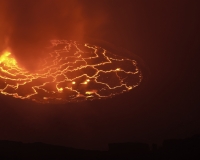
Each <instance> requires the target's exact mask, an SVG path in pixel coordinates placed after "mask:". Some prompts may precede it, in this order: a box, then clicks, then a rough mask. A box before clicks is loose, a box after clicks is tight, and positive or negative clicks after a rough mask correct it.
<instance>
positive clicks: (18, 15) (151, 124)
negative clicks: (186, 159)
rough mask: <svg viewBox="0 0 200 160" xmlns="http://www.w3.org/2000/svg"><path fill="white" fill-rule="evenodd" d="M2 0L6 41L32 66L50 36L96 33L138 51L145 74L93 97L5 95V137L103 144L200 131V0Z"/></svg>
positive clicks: (1, 130)
mask: <svg viewBox="0 0 200 160" xmlns="http://www.w3.org/2000/svg"><path fill="white" fill-rule="evenodd" d="M1 3H2V4H1V7H0V9H1V16H0V18H1V22H0V29H1V31H0V35H1V38H0V42H1V43H2V44H1V46H0V49H1V50H3V49H5V47H6V46H9V47H10V48H11V50H12V51H13V54H14V55H15V57H16V58H17V59H18V60H19V61H20V62H21V63H23V64H24V65H25V66H27V68H29V69H34V63H35V61H37V60H38V59H39V58H40V55H41V54H42V53H40V52H42V49H43V48H44V46H46V45H48V42H49V40H51V39H73V40H80V41H86V42H87V41H90V42H94V43H96V42H97V41H98V42H99V45H103V46H104V45H105V44H108V43H111V44H113V45H114V46H117V47H121V48H123V49H126V50H129V51H130V53H131V54H132V55H131V54H127V52H124V54H125V55H124V56H127V57H130V58H131V57H134V54H136V55H137V56H139V57H140V58H138V60H139V63H141V66H142V69H143V72H144V80H143V82H142V84H141V85H140V86H139V87H137V88H136V89H133V90H132V91H130V92H128V93H124V94H121V95H119V96H116V97H114V98H111V99H107V100H96V101H93V102H89V101H85V102H81V103H67V104H60V105H53V104H52V105H43V104H37V103H34V102H31V101H27V100H20V99H14V98H12V97H9V96H4V95H0V102H1V103H0V140H13V141H22V142H44V143H49V144H57V145H64V146H68V147H75V148H84V149H101V150H102V149H103V150H104V149H107V148H108V146H107V144H108V143H113V142H135V141H137V142H145V143H150V144H151V143H158V144H160V143H161V142H162V141H163V140H164V139H167V138H186V137H189V136H192V135H194V134H200V127H199V126H200V118H199V113H200V108H199V104H200V103H199V98H200V94H199V91H200V87H199V78H198V76H199V73H200V67H199V58H198V57H199V53H200V52H199V51H200V48H199V43H200V41H199V40H200V38H199V37H200V31H199V28H200V26H199V19H200V13H199V8H198V5H197V4H198V2H197V1H195V0H176V1H174V0H162V1H160V0H151V1H149V0H123V1H122V0H95V1H91V0H80V1H78V0H76V1H72V0H71V1H70V0H69V1H67V2H66V1H64V0H57V1H55V0H50V1H48V2H45V0H42V1H40V2H39V1H38V2H32V1H26V0H18V1H14V0H13V1H9V2H6V1H5V2H1ZM3 6H4V7H3ZM6 38H7V39H9V40H8V41H7V40H6ZM100 42H101V43H100ZM117 47H116V48H117ZM27 53H29V54H27ZM141 59H142V60H141Z"/></svg>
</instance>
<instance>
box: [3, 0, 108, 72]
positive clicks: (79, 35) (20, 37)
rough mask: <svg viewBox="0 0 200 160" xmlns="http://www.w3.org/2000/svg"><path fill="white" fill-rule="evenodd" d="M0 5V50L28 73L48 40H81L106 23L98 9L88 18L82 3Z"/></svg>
mask: <svg viewBox="0 0 200 160" xmlns="http://www.w3.org/2000/svg"><path fill="white" fill-rule="evenodd" d="M0 6H1V7H0V9H1V11H0V18H1V22H0V50H1V51H2V50H6V49H9V50H10V51H11V53H12V54H13V55H14V56H15V57H16V59H17V61H18V62H19V63H20V64H22V65H24V67H26V68H27V69H29V70H34V69H35V64H36V63H37V62H38V61H39V59H40V58H41V56H42V55H43V53H44V52H45V48H46V47H48V46H49V45H50V44H49V42H50V40H52V39H73V40H82V39H83V38H84V37H85V36H87V35H88V34H90V32H92V31H96V32H98V31H97V30H98V28H99V27H100V26H102V24H104V23H105V22H106V18H105V17H106V16H105V14H102V12H100V10H99V11H98V9H96V10H95V12H94V13H93V14H90V15H88V11H87V9H88V8H87V5H85V4H84V2H83V0H82V1H81V0H67V1H65V0H48V1H47V0H40V1H27V0H17V1H16V0H10V1H6V0H5V1H1V2H0Z"/></svg>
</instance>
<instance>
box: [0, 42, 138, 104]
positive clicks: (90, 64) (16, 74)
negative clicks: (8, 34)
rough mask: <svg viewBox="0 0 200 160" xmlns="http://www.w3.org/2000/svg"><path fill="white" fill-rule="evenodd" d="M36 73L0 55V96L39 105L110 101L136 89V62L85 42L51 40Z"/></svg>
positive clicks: (9, 56)
mask: <svg viewBox="0 0 200 160" xmlns="http://www.w3.org/2000/svg"><path fill="white" fill-rule="evenodd" d="M51 44H52V46H51V47H50V51H49V53H48V55H47V56H46V58H44V59H43V60H42V61H41V62H40V63H39V66H38V67H37V68H39V69H38V70H37V71H36V72H31V71H28V70H27V69H25V68H23V67H20V64H18V62H17V60H16V59H15V58H14V57H12V54H11V53H10V52H4V53H3V54H2V55H1V56H0V93H1V94H4V95H9V96H12V97H15V98H20V99H30V100H33V101H36V102H39V103H60V102H61V103H66V102H79V101H85V100H95V99H104V98H110V97H113V96H115V95H118V94H121V93H124V92H127V91H129V90H132V89H134V88H135V87H137V86H139V85H140V83H141V81H142V72H141V69H140V68H139V67H138V63H137V62H136V60H132V59H129V58H125V57H122V56H119V55H115V54H113V53H112V52H110V51H108V50H106V49H104V48H102V47H99V46H96V45H92V44H87V43H79V42H76V41H67V40H53V41H51Z"/></svg>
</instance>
